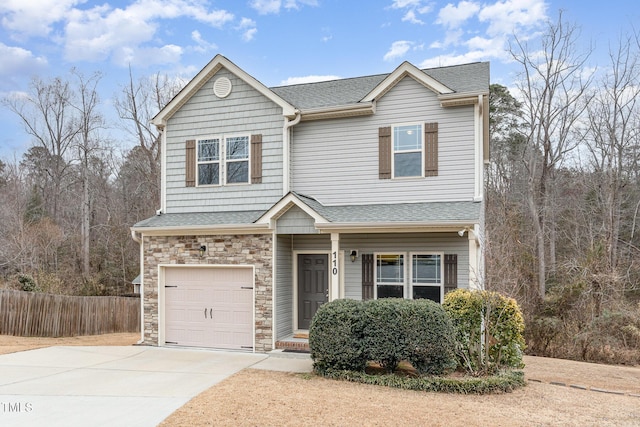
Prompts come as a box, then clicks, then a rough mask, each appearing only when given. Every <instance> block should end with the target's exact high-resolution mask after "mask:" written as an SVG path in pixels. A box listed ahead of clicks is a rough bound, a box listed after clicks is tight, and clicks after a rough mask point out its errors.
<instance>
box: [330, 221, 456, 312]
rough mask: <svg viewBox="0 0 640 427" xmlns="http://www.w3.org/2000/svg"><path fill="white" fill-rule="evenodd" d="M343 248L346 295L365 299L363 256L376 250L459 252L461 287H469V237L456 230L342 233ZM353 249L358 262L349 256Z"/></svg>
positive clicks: (393, 251)
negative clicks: (441, 231) (459, 233)
mask: <svg viewBox="0 0 640 427" xmlns="http://www.w3.org/2000/svg"><path fill="white" fill-rule="evenodd" d="M340 249H343V250H344V252H345V260H344V270H345V271H344V281H345V298H351V299H357V300H359V299H362V262H361V261H362V257H361V256H360V255H362V254H365V253H369V254H372V253H377V252H389V253H395V252H402V253H408V252H444V253H445V254H457V255H458V287H459V288H468V287H469V240H468V239H467V238H466V235H465V237H460V236H458V234H457V233H432V234H425V233H414V234H379V235H378V234H343V235H340ZM352 249H356V250H357V251H358V258H357V259H356V261H355V262H351V259H349V256H348V255H349V253H350V251H351V250H352Z"/></svg>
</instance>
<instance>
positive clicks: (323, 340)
mask: <svg viewBox="0 0 640 427" xmlns="http://www.w3.org/2000/svg"><path fill="white" fill-rule="evenodd" d="M309 347H310V350H311V358H312V359H313V366H314V368H315V369H316V370H317V371H318V372H326V371H327V370H331V369H336V370H351V371H363V370H364V368H365V367H366V364H367V359H366V357H365V354H364V351H363V347H362V303H361V302H360V301H355V300H350V299H342V300H335V301H332V302H329V303H326V304H323V305H322V306H321V307H320V308H319V309H318V311H317V312H316V314H315V316H314V317H313V320H312V321H311V326H310V327H309Z"/></svg>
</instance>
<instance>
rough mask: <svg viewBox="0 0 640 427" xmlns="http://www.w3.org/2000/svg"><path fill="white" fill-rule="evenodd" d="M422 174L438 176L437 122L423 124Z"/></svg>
mask: <svg viewBox="0 0 640 427" xmlns="http://www.w3.org/2000/svg"><path fill="white" fill-rule="evenodd" d="M424 176H438V123H425V124H424Z"/></svg>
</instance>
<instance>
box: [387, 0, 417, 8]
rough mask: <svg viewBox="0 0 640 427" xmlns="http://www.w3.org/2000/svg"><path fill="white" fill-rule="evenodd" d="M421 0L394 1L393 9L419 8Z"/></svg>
mask: <svg viewBox="0 0 640 427" xmlns="http://www.w3.org/2000/svg"><path fill="white" fill-rule="evenodd" d="M421 2H422V1H421V0H394V1H393V4H392V5H391V7H392V8H393V9H404V8H405V7H418V6H420V3H421Z"/></svg>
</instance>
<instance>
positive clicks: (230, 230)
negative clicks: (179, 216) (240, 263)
mask: <svg viewBox="0 0 640 427" xmlns="http://www.w3.org/2000/svg"><path fill="white" fill-rule="evenodd" d="M131 231H133V232H136V233H140V234H142V235H145V236H180V235H183V234H188V235H199V234H253V233H259V234H270V233H271V232H272V230H271V229H270V228H269V224H216V225H190V226H163V227H131Z"/></svg>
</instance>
